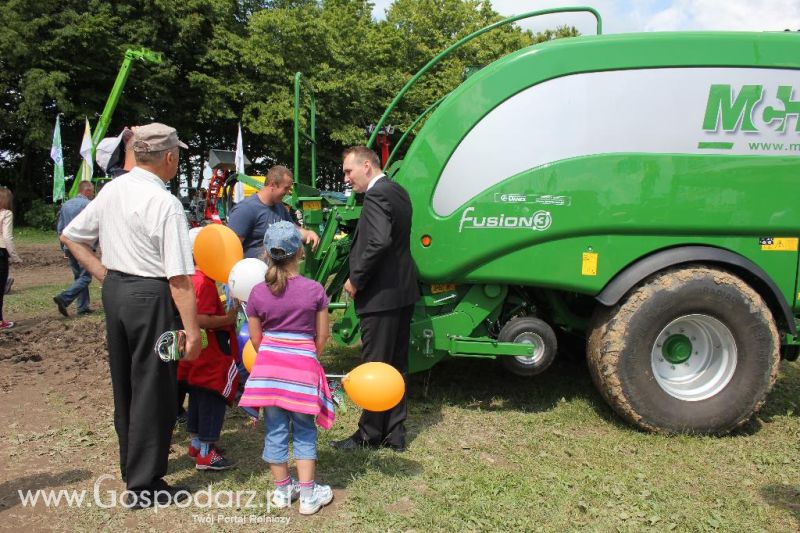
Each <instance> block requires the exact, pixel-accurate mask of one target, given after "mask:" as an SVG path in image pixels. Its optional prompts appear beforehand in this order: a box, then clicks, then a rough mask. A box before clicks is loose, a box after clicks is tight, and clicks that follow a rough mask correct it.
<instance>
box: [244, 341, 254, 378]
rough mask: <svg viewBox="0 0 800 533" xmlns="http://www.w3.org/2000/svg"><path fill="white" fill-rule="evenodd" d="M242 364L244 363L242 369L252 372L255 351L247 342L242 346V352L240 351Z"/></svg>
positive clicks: (250, 343) (251, 344)
mask: <svg viewBox="0 0 800 533" xmlns="http://www.w3.org/2000/svg"><path fill="white" fill-rule="evenodd" d="M242 363H244V367H245V368H246V369H247V371H248V372H252V371H253V365H254V364H255V363H256V349H255V348H253V343H252V342H250V341H249V340H248V341H247V344H245V345H244V350H242Z"/></svg>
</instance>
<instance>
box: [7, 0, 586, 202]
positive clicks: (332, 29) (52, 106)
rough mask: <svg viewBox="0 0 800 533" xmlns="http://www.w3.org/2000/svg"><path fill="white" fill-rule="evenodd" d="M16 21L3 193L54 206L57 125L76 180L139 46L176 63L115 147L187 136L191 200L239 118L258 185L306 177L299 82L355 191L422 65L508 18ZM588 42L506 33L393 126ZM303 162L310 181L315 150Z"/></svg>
mask: <svg viewBox="0 0 800 533" xmlns="http://www.w3.org/2000/svg"><path fill="white" fill-rule="evenodd" d="M0 17H2V20H3V21H4V24H3V25H2V26H1V27H0V183H3V184H7V185H10V186H11V187H12V189H13V190H14V192H15V197H16V200H17V203H18V205H17V207H18V208H19V207H23V208H25V207H26V206H28V205H30V203H31V201H32V200H33V199H34V198H44V199H49V198H47V197H48V195H49V192H50V191H51V189H52V187H51V179H52V178H51V176H52V162H51V161H50V159H49V149H50V141H51V136H52V127H53V123H54V120H55V116H56V113H63V117H62V128H63V129H62V134H63V143H64V150H65V161H66V169H67V171H68V172H69V171H70V170H74V169H76V168H77V166H78V161H79V156H78V150H77V147H78V146H79V145H80V137H81V135H82V133H83V120H84V116H86V117H89V119H90V121H91V122H92V124H93V125H94V123H95V120H96V114H97V113H99V112H100V111H101V110H102V109H103V106H104V104H105V101H106V99H107V97H108V93H109V90H110V89H111V86H112V84H113V81H114V78H115V77H116V74H117V71H118V69H119V65H120V63H121V61H122V57H123V53H124V51H125V50H126V49H127V48H131V47H141V46H144V47H147V48H150V49H151V50H154V51H158V52H162V53H163V55H164V62H163V63H162V64H160V65H152V64H147V65H142V64H139V65H135V66H134V67H133V70H132V71H131V74H130V77H129V80H128V84H127V86H126V88H125V92H124V95H123V97H122V98H121V100H120V102H119V105H118V107H117V110H116V113H115V115H114V117H113V121H112V124H111V128H110V130H109V134H116V133H118V132H119V131H120V130H121V128H122V127H123V126H125V125H134V124H141V123H146V122H149V121H160V122H164V123H167V124H170V125H172V126H175V127H176V128H177V129H178V132H179V134H180V136H181V137H182V138H184V139H185V140H186V141H187V143H188V144H189V146H190V148H189V150H188V152H189V153H188V157H186V158H183V160H182V162H181V165H182V166H181V174H182V175H183V176H184V177H185V178H186V179H187V185H188V186H189V187H192V186H194V185H195V184H196V183H197V182H198V179H199V176H200V165H201V163H202V161H203V160H204V159H205V158H206V156H207V154H208V150H209V149H210V148H233V145H234V142H235V138H236V128H237V123H238V122H239V121H241V122H242V128H243V130H244V140H245V144H246V146H245V151H246V153H247V154H248V155H249V156H250V159H251V160H253V161H255V162H257V163H256V164H255V165H254V167H253V168H252V169H251V173H260V172H263V171H265V170H266V169H267V167H269V166H271V165H273V164H275V163H282V164H288V165H289V166H291V163H292V160H293V137H292V127H293V98H294V95H293V86H292V84H293V79H294V74H295V72H298V71H299V72H302V73H303V75H304V76H305V78H306V79H307V80H308V81H309V83H310V84H311V85H312V86H313V88H314V91H315V93H316V97H317V103H318V117H317V124H318V128H317V129H318V132H317V134H318V143H317V146H318V156H319V174H320V175H322V176H323V177H325V178H326V179H327V180H328V181H326V185H328V186H330V185H331V184H332V183H334V182H340V179H341V178H340V170H339V167H340V160H339V156H340V154H341V150H342V148H343V147H345V146H347V145H351V144H356V143H363V142H365V141H366V139H367V135H366V132H365V128H366V127H367V126H369V125H370V124H374V123H375V122H377V120H378V118H379V117H380V116H381V114H382V113H383V111H384V109H386V107H387V105H388V104H389V102H390V101H391V100H392V98H393V97H394V96H395V94H397V92H398V91H399V90H400V88H401V87H402V86H403V85H404V84H405V83H406V81H407V80H408V79H409V78H410V77H411V76H412V75H413V74H414V73H415V72H416V71H417V70H418V69H419V68H420V67H422V66H423V65H424V64H425V63H426V62H427V61H428V60H429V59H430V58H432V57H433V56H434V55H435V54H437V53H438V52H440V51H441V50H443V49H444V48H446V47H447V46H448V45H450V44H451V43H452V42H454V41H455V40H457V39H459V38H461V37H463V36H465V35H468V34H469V33H471V32H473V31H475V30H477V29H479V28H481V27H483V26H486V25H488V24H491V23H493V22H495V21H497V20H500V16H499V15H498V14H497V13H496V12H495V11H494V10H493V9H492V7H491V4H490V3H489V2H483V1H478V0H396V1H395V2H394V4H393V5H392V6H391V8H390V9H389V12H388V14H387V17H386V20H383V21H375V20H373V19H372V3H371V2H369V1H368V0H260V1H259V0H183V1H182V2H171V1H168V0H117V1H115V2H105V1H102V0H80V1H78V0H58V1H56V0H39V1H37V2H28V1H26V0H7V1H6V2H4V3H0ZM576 34H577V32H576V31H575V30H574V28H559V29H557V30H555V31H548V32H544V33H542V34H537V35H532V34H531V33H530V32H526V31H522V30H520V29H518V28H516V27H505V28H502V29H498V30H495V31H493V32H490V33H488V34H486V35H483V36H481V37H480V38H478V39H477V40H475V41H473V42H471V43H469V44H468V45H466V46H464V47H462V48H461V49H459V50H458V51H457V52H456V53H454V54H453V55H452V56H450V57H448V58H446V59H445V60H443V61H442V62H441V63H440V64H439V65H437V66H436V67H435V68H434V69H433V70H432V71H430V72H429V73H428V74H427V75H426V76H425V77H424V78H422V79H421V80H420V82H419V83H418V84H417V85H415V86H414V87H413V89H412V90H411V91H409V93H408V94H407V95H406V97H405V98H404V99H403V101H402V102H401V104H400V106H399V107H398V109H397V110H396V111H395V113H394V114H393V115H392V116H391V117H390V118H389V123H390V124H393V125H395V126H398V129H399V130H400V131H402V130H404V129H405V128H407V127H408V126H409V125H410V124H411V122H412V121H413V120H414V119H415V118H416V116H417V115H418V114H419V113H420V112H421V111H422V110H424V109H425V108H426V107H428V106H429V105H430V104H431V103H433V102H434V101H436V100H437V99H438V98H440V97H441V96H442V95H444V94H446V93H447V92H449V91H451V90H452V89H453V88H455V87H456V86H457V85H458V84H459V83H460V82H461V81H462V80H463V78H464V71H465V69H466V67H472V66H482V65H486V64H488V63H490V62H491V61H493V60H495V59H497V58H499V57H501V56H503V55H504V54H507V53H509V52H511V51H513V50H516V49H519V48H522V47H524V46H528V45H530V44H533V43H534V42H538V41H541V40H548V39H551V38H556V37H562V36H571V35H576ZM303 157H304V159H303V164H302V165H301V168H302V169H303V172H304V173H305V172H307V169H308V168H309V166H308V165H309V161H308V149H307V148H305V149H304V150H303ZM173 186H174V188H176V187H177V183H174V184H173Z"/></svg>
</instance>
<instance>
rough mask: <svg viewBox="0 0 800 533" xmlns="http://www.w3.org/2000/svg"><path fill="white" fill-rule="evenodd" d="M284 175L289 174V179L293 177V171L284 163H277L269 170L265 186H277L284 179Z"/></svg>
mask: <svg viewBox="0 0 800 533" xmlns="http://www.w3.org/2000/svg"><path fill="white" fill-rule="evenodd" d="M284 176H289V179H292V178H293V175H292V171H291V170H289V169H288V168H286V167H285V166H283V165H275V166H274V167H272V168H271V169H269V170H268V171H267V179H265V180H264V186H265V187H266V186H267V185H275V186H276V187H277V186H278V185H280V184H281V181H283V177H284Z"/></svg>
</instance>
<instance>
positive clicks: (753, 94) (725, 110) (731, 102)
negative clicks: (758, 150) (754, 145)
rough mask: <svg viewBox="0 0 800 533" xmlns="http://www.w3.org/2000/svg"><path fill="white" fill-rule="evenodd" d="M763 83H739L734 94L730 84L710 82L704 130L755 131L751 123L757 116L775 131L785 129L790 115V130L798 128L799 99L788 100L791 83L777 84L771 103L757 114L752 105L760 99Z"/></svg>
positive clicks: (799, 124)
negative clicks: (713, 83) (791, 119)
mask: <svg viewBox="0 0 800 533" xmlns="http://www.w3.org/2000/svg"><path fill="white" fill-rule="evenodd" d="M765 92H766V91H765V90H764V86H763V85H743V86H742V87H741V88H740V89H739V92H738V94H737V93H734V89H733V87H731V86H730V85H725V84H719V85H712V86H711V88H710V89H709V91H708V103H707V104H706V113H705V117H704V118H703V129H704V130H705V131H714V132H718V131H720V130H721V131H727V132H735V131H749V132H757V131H758V130H759V128H758V127H757V126H756V124H755V123H754V119H755V120H756V121H757V120H758V119H759V118H760V119H761V124H763V125H764V126H768V127H770V128H772V129H774V130H775V131H778V132H784V131H786V124H787V122H788V119H789V118H791V117H794V119H795V128H794V131H796V132H800V100H792V94H793V92H794V89H793V87H792V86H791V85H780V86H778V89H777V91H776V93H775V99H774V100H773V101H772V102H770V103H772V104H773V105H768V106H764V111H763V112H762V113H761V116H760V117H759V116H758V113H755V116H754V112H753V111H754V109H755V108H756V105H757V104H759V103H760V102H761V101H762V100H763V99H764V93H765Z"/></svg>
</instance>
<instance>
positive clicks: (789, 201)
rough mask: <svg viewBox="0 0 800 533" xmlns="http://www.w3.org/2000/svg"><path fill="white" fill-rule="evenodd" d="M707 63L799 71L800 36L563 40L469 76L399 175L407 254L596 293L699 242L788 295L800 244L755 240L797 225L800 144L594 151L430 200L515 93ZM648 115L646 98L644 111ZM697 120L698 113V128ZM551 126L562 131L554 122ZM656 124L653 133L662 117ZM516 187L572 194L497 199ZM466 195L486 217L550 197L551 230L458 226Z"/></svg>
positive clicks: (532, 209) (458, 275)
mask: <svg viewBox="0 0 800 533" xmlns="http://www.w3.org/2000/svg"><path fill="white" fill-rule="evenodd" d="M701 66H726V67H771V68H785V69H793V70H796V69H798V68H800V39H798V36H796V35H785V34H782V33H779V34H741V33H736V34H735V33H715V34H711V33H689V34H686V33H683V34H669V33H668V34H635V35H614V36H600V37H585V38H576V39H565V40H562V41H556V42H552V43H547V44H543V45H538V46H534V47H531V48H528V49H525V50H522V51H519V52H517V53H514V54H511V55H510V56H507V57H505V58H503V59H501V60H499V61H497V62H496V63H494V64H492V65H489V66H488V67H486V68H484V69H483V70H481V71H480V72H478V73H476V74H475V75H473V76H472V77H470V78H469V79H467V80H466V81H465V82H464V83H463V84H462V85H461V86H460V87H459V88H457V89H456V90H455V91H453V92H452V93H451V94H450V96H448V97H447V98H446V99H445V100H444V101H443V102H442V103H441V104H440V105H439V106H438V108H437V109H436V111H435V112H434V113H433V114H432V115H431V116H430V118H429V119H428V121H427V122H426V123H425V125H424V126H423V127H422V129H421V131H420V132H419V134H418V135H417V137H416V139H415V141H414V143H413V144H412V145H411V146H410V147H409V150H408V152H407V154H406V156H405V158H404V161H403V165H402V166H401V167H400V168H399V170H398V171H397V172H396V174H395V179H396V181H397V182H398V183H400V184H401V185H403V186H404V187H405V188H406V189H407V190H408V191H409V193H410V195H411V198H412V203H413V205H414V218H413V225H412V237H411V239H412V251H413V254H414V258H415V261H416V263H417V266H418V267H419V272H420V275H421V278H422V279H423V280H425V281H428V282H467V283H508V284H521V285H531V286H539V287H550V288H554V289H562V290H568V291H576V292H580V293H585V294H596V293H597V292H599V291H600V290H601V289H602V287H603V286H604V285H605V283H607V282H608V280H610V279H611V278H612V277H613V276H614V275H615V274H616V273H617V272H619V270H620V269H622V268H624V267H625V266H626V265H627V264H629V263H630V262H632V261H635V260H636V259H638V258H640V257H642V256H644V255H647V254H648V253H651V252H653V251H655V250H658V249H660V248H665V247H670V246H676V245H680V244H685V243H704V244H709V245H712V246H714V245H716V246H720V247H724V248H726V249H729V250H732V251H734V252H736V253H740V254H742V255H744V256H746V257H749V258H750V259H752V260H753V261H754V262H755V263H756V264H759V265H760V266H761V267H762V268H764V269H765V270H766V271H767V272H768V273H769V274H770V275H771V276H773V279H774V280H775V281H776V283H777V284H778V285H779V286H780V288H781V291H782V293H783V294H784V296H785V297H786V299H787V301H788V302H790V303H794V301H795V298H794V292H795V277H796V269H797V254H796V252H794V253H793V252H761V250H760V248H759V242H758V238H759V237H766V236H796V235H797V233H798V228H800V209H799V208H798V205H797V202H796V185H795V184H796V181H797V177H798V175H800V159H799V158H798V157H797V156H796V155H794V156H793V155H788V154H787V155H786V156H785V157H781V156H775V155H772V156H769V157H767V156H758V155H733V154H731V155H727V154H643V153H615V154H607V155H590V156H587V157H579V158H575V159H567V160H564V161H559V162H556V163H553V164H549V165H544V166H541V167H537V168H532V169H529V170H527V171H524V172H521V173H519V174H517V175H515V176H512V177H510V178H509V179H507V180H505V181H503V182H501V183H499V184H497V185H496V186H494V187H490V188H488V189H486V190H485V191H483V192H481V193H479V194H478V195H477V196H475V197H474V198H472V199H471V200H470V201H469V202H468V203H467V204H464V206H463V208H460V209H457V210H456V211H455V212H453V213H452V214H450V215H448V216H439V215H437V214H436V212H435V211H434V209H433V208H432V205H431V204H432V197H433V192H434V189H435V187H436V185H437V180H438V179H439V176H441V174H442V171H443V169H444V167H445V165H446V163H447V162H448V160H449V159H450V157H451V156H452V155H453V153H454V151H455V150H456V148H457V147H458V145H459V143H460V142H461V141H462V139H463V138H464V137H465V136H466V135H467V134H468V133H469V132H470V131H471V130H472V129H473V128H474V127H475V126H476V124H478V123H479V122H480V121H481V119H482V118H483V117H484V116H485V115H486V114H487V113H488V112H489V111H491V110H492V109H494V108H495V107H497V106H498V105H499V104H501V103H502V102H504V101H506V100H507V99H509V98H510V97H512V96H514V95H516V94H517V93H519V92H520V91H522V90H524V89H527V88H529V87H531V86H534V85H536V84H538V83H541V82H544V81H546V80H551V79H554V78H559V77H563V76H567V75H571V74H574V73H580V72H598V71H613V70H627V69H649V68H654V69H658V68H664V67H701ZM679 89H680V88H677V87H676V88H675V90H679ZM613 104H614V103H612V102H598V105H601V106H602V105H605V106H607V105H613ZM656 104H658V103H657V102H654V105H656ZM623 105H624V104H623ZM646 113H647V109H642V114H643V119H644V120H646ZM702 118H703V117H699V118H698V119H697V120H698V128H700V126H701V124H700V122H701V121H702ZM591 119H592V117H591V116H589V117H586V120H587V121H588V120H591ZM689 119H690V118H687V120H689ZM546 127H548V128H552V129H554V130H555V129H557V128H558V127H559V124H548V125H546ZM653 134H654V135H658V130H657V125H655V126H654V131H653ZM535 149H536V147H531V150H535ZM486 157H488V158H492V157H497V158H502V157H503V154H498V153H487V154H486ZM520 192H536V193H538V194H540V195H541V194H553V195H558V196H559V197H561V198H562V199H564V200H563V202H562V205H558V204H549V205H545V206H544V207H543V205H541V204H536V203H526V202H522V203H517V204H504V203H498V202H497V201H496V198H497V197H498V195H502V194H518V193H520ZM466 206H469V207H472V208H474V210H473V211H471V212H470V213H468V215H469V216H472V217H475V218H482V219H483V221H484V223H488V220H490V219H491V218H492V217H494V218H495V220H498V219H500V217H501V216H503V217H505V218H506V219H508V218H509V217H512V218H513V217H518V218H526V219H528V217H532V216H533V215H534V214H535V213H536V212H537V210H541V209H543V208H546V210H547V211H548V212H549V215H550V217H551V220H550V221H549V222H547V224H549V226H548V227H547V230H546V231H506V230H505V229H498V230H497V231H483V232H481V231H472V232H469V231H465V230H464V224H465V220H464V218H463V217H464V216H465V208H466ZM473 222H475V221H470V220H467V221H466V223H467V224H469V223H473ZM533 224H536V221H533ZM424 235H426V236H430V237H431V239H432V244H431V245H430V246H429V247H427V248H426V247H423V246H422V245H421V238H422V236H424ZM585 252H595V253H599V268H598V272H597V274H596V275H583V274H582V272H581V260H582V254H583V253H585Z"/></svg>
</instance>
